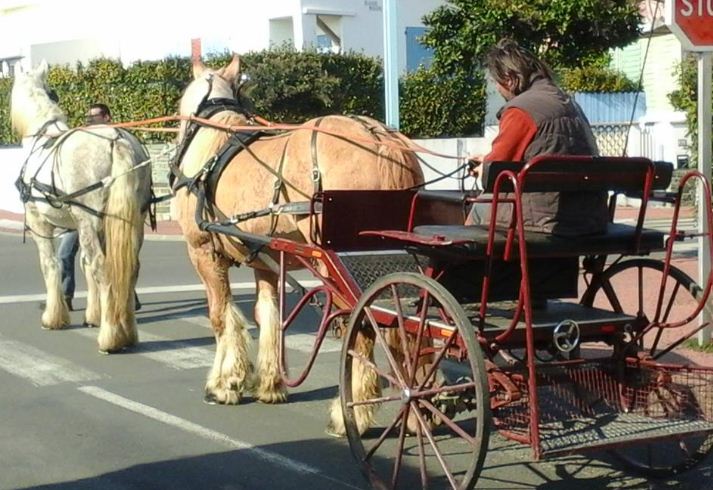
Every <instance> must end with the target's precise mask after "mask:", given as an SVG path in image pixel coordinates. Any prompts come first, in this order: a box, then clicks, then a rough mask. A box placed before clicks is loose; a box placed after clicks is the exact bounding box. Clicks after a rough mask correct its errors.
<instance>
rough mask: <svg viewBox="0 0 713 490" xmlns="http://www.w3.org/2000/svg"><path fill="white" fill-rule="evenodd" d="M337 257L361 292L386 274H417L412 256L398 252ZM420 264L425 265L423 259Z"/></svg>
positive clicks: (361, 253) (416, 263) (415, 262)
mask: <svg viewBox="0 0 713 490" xmlns="http://www.w3.org/2000/svg"><path fill="white" fill-rule="evenodd" d="M337 255H338V256H339V258H340V259H341V261H342V263H343V264H344V266H345V267H346V268H347V270H348V271H349V274H351V276H352V277H353V278H354V280H355V281H356V283H357V284H358V285H359V288H360V289H361V290H362V291H364V290H366V288H368V287H369V286H371V285H372V284H373V283H374V281H376V280H377V279H379V278H380V277H382V276H384V275H386V274H391V273H393V272H419V268H418V262H417V261H416V259H415V258H414V256H413V255H411V254H409V253H407V252H404V251H400V250H388V251H378V252H343V253H339V254H337ZM421 263H425V259H424V261H422V262H421Z"/></svg>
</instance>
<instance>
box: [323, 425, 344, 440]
mask: <svg viewBox="0 0 713 490" xmlns="http://www.w3.org/2000/svg"><path fill="white" fill-rule="evenodd" d="M324 433H325V434H327V435H328V436H330V437H334V438H337V439H343V438H344V437H346V433H344V432H340V431H338V430H337V428H336V427H334V424H332V423H331V422H330V423H328V424H327V428H326V429H324Z"/></svg>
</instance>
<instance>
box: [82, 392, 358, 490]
mask: <svg viewBox="0 0 713 490" xmlns="http://www.w3.org/2000/svg"><path fill="white" fill-rule="evenodd" d="M78 390H79V391H81V392H83V393H86V394H87V395H90V396H93V397H95V398H98V399H100V400H104V401H105V402H108V403H111V404H113V405H116V406H118V407H121V408H124V409H126V410H129V411H132V412H134V413H137V414H139V415H143V416H145V417H148V418H150V419H153V420H156V421H158V422H161V423H163V424H166V425H170V426H172V427H175V428H177V429H180V430H182V431H185V432H189V433H191V434H195V435H197V436H200V437H202V438H204V439H208V440H210V441H213V442H217V443H219V444H222V445H224V446H227V447H229V448H231V449H240V450H243V451H247V452H249V453H252V454H253V455H255V456H257V457H258V458H260V459H263V460H265V461H267V462H268V463H270V464H273V465H277V466H281V467H282V468H284V469H288V470H291V471H295V472H297V473H302V474H309V475H315V476H318V477H320V478H324V479H325V480H328V481H331V482H333V483H336V484H338V485H340V486H342V487H347V488H358V487H353V486H352V485H349V484H347V483H345V482H342V481H340V480H337V479H336V478H332V477H330V476H328V475H325V474H323V473H322V472H321V471H320V470H318V469H317V468H315V467H313V466H310V465H307V464H305V463H301V462H299V461H295V460H293V459H290V458H287V457H285V456H282V455H280V454H277V453H274V452H272V451H267V450H265V449H261V448H259V447H256V446H254V445H253V444H250V443H249V442H244V441H240V440H238V439H233V438H232V437H229V436H227V435H225V434H223V433H221V432H217V431H214V430H212V429H209V428H207V427H203V426H201V425H198V424H195V423H193V422H191V421H189V420H186V419H182V418H180V417H177V416H175V415H171V414H170V413H166V412H163V411H161V410H158V409H156V408H153V407H151V406H149V405H145V404H143V403H139V402H136V401H134V400H130V399H128V398H124V397H123V396H121V395H117V394H116V393H112V392H110V391H107V390H104V389H102V388H99V387H98V386H80V387H79V388H78Z"/></svg>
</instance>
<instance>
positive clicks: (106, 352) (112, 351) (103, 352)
mask: <svg viewBox="0 0 713 490" xmlns="http://www.w3.org/2000/svg"><path fill="white" fill-rule="evenodd" d="M125 350H126V347H120V348H118V349H99V354H101V355H103V356H108V355H109V354H119V353H121V352H124V351H125Z"/></svg>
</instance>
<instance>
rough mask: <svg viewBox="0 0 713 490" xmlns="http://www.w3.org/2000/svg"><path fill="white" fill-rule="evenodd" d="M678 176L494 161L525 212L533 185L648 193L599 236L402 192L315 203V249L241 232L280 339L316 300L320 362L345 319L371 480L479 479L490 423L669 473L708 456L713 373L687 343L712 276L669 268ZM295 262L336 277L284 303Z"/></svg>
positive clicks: (538, 445)
mask: <svg viewBox="0 0 713 490" xmlns="http://www.w3.org/2000/svg"><path fill="white" fill-rule="evenodd" d="M690 179H700V180H701V181H702V182H703V183H704V192H706V195H710V191H709V189H708V188H707V184H705V181H704V179H702V178H700V176H699V175H697V174H696V173H695V172H694V173H691V174H689V175H687V176H686V177H685V178H684V179H683V180H682V183H681V185H682V186H683V185H685V184H686V183H687V182H688V181H689V180H690ZM670 180H671V166H670V165H668V164H663V163H657V164H654V163H652V162H650V161H649V160H647V159H643V158H591V157H567V156H552V157H540V158H537V159H535V160H534V161H532V162H529V163H528V164H527V165H521V164H520V165H518V164H512V163H502V164H493V165H492V166H491V172H490V173H489V175H488V176H487V187H488V188H486V190H494V191H495V192H496V195H497V194H498V191H502V190H505V189H506V188H508V189H509V190H511V191H514V192H513V193H512V194H510V195H509V197H507V198H504V199H503V201H507V202H509V203H511V204H514V205H515V208H516V209H518V210H519V203H520V198H521V196H522V194H524V193H527V192H546V191H553V190H558V191H572V192H586V191H608V192H610V193H611V194H612V199H615V198H616V195H618V194H627V195H630V196H635V197H639V198H642V206H641V208H640V213H639V215H638V219H637V220H636V222H635V223H634V224H631V225H629V224H621V223H614V222H612V223H610V225H609V227H608V232H607V233H606V234H597V235H591V236H585V237H576V238H573V237H561V236H556V235H552V234H543V233H537V232H528V231H525V230H524V228H523V226H522V219H521V218H520V216H521V214H518V212H517V211H516V212H515V213H514V214H513V216H514V221H513V224H512V227H510V228H508V229H502V228H499V227H497V226H495V225H493V226H492V227H491V226H464V225H463V224H462V223H463V222H464V218H465V214H464V213H465V212H466V209H467V207H468V204H469V202H472V201H474V200H477V197H474V196H473V195H471V194H469V193H462V192H442V191H439V192H429V191H417V190H405V191H399V190H394V191H325V192H321V193H318V194H316V195H315V196H314V197H313V201H312V202H313V205H312V209H313V210H319V212H315V213H313V215H312V228H311V235H310V236H311V237H312V239H313V243H312V244H310V245H306V244H302V243H295V242H293V241H289V240H284V239H265V237H251V236H249V235H243V236H241V239H242V240H243V241H244V242H246V243H249V242H250V241H251V240H252V239H255V240H256V241H258V242H261V243H262V245H263V246H265V247H268V248H270V249H272V250H273V251H276V252H279V254H280V258H281V260H280V261H279V274H280V278H281V281H280V284H281V286H282V287H281V293H280V303H281V313H280V325H281V331H282V336H283V342H281V345H282V346H284V335H285V333H286V332H287V330H288V328H289V327H290V326H291V323H292V321H293V319H294V318H295V317H296V316H297V314H298V313H299V311H300V310H301V309H302V308H303V307H305V306H306V305H307V304H309V303H310V300H311V299H314V298H315V297H317V296H318V295H321V296H323V299H322V300H321V301H320V303H321V305H322V312H323V313H322V320H321V323H320V327H319V329H318V336H317V340H316V343H315V354H316V351H317V349H318V348H319V345H320V343H321V340H322V339H323V337H324V335H325V334H326V332H327V331H328V328H327V327H328V325H329V324H330V323H331V322H333V321H334V320H335V319H336V318H337V317H339V316H348V318H349V320H348V329H347V331H346V334H345V339H344V346H343V351H342V358H341V374H340V398H341V408H342V410H343V412H344V424H345V429H346V433H347V435H348V438H349V442H350V445H351V448H352V452H353V454H354V456H355V457H356V458H357V460H358V461H359V463H360V464H361V465H362V467H363V470H364V474H365V475H366V476H367V478H368V479H369V481H370V482H371V483H372V484H373V485H374V486H375V487H379V488H381V487H404V488H407V487H411V486H412V485H413V484H415V485H417V486H418V485H419V484H422V485H423V486H424V487H426V486H429V487H440V486H445V487H449V488H450V487H452V488H469V487H471V486H472V485H474V483H475V481H476V479H477V477H478V474H479V472H480V469H481V467H482V464H483V460H484V456H485V453H486V450H487V447H488V433H489V431H490V430H491V429H492V428H493V427H494V428H496V429H497V430H498V431H499V432H500V433H501V434H503V435H504V436H505V437H508V438H511V439H513V440H516V441H519V442H521V443H524V444H528V445H530V446H532V449H533V454H534V457H535V459H540V458H547V457H555V456H560V455H566V454H570V453H575V452H580V451H584V450H601V449H609V450H611V451H612V452H613V453H614V454H615V455H616V456H617V457H618V459H620V460H622V461H623V462H625V463H626V464H627V465H628V466H629V467H632V468H634V469H636V470H639V471H643V472H646V473H648V474H651V475H655V476H663V475H667V474H675V473H677V472H680V471H683V470H686V469H689V468H690V467H692V466H693V465H695V464H696V463H698V462H700V461H701V460H702V459H703V458H704V457H705V456H706V455H707V454H708V453H709V452H710V451H711V450H713V366H710V365H708V366H695V365H693V364H691V363H690V362H688V361H687V360H686V359H685V358H681V357H680V356H679V353H678V350H677V348H678V347H679V346H680V345H681V344H682V343H683V342H684V341H685V340H686V339H689V338H691V337H692V336H694V335H695V334H696V332H697V331H698V330H699V329H700V327H692V324H693V323H695V319H696V317H697V316H698V314H699V313H700V312H701V311H702V310H704V309H706V310H709V305H708V296H709V293H710V288H711V284H710V281H709V282H708V284H707V285H706V287H705V288H703V289H701V288H700V287H699V286H698V285H696V284H695V282H694V281H693V280H692V279H691V278H690V277H689V276H688V275H686V274H685V273H684V272H683V271H681V270H679V269H678V268H676V267H675V266H674V265H672V263H671V258H672V253H673V243H674V241H675V240H677V239H678V240H680V239H683V238H686V235H687V234H686V233H684V232H680V231H678V228H677V227H678V222H677V221H678V219H677V217H678V210H679V204H680V200H679V199H680V191H679V193H678V194H672V193H666V192H663V189H665V188H666V187H668V185H669V183H670ZM653 196H656V197H657V198H659V199H665V200H667V201H669V202H674V203H675V206H676V208H675V214H674V215H675V216H676V218H675V219H674V221H673V223H672V224H671V230H670V232H669V233H668V236H669V237H670V238H668V239H666V235H667V234H666V233H664V232H662V231H657V230H653V229H647V228H644V227H643V223H644V218H645V214H646V208H647V202H648V201H649V199H650V198H652V197H653ZM503 204H504V202H503ZM611 209H612V210H614V209H615V207H614V206H612V208H611ZM707 209H709V210H710V205H709V206H708V207H707ZM344 216H350V217H352V219H350V220H344ZM708 218H709V221H710V211H709V213H708ZM688 235H689V236H690V234H688ZM703 236H704V237H705V239H709V238H710V235H709V234H705V235H703ZM644 256H648V257H646V258H644ZM295 260H297V261H299V262H300V263H301V264H302V265H303V266H304V267H305V268H308V269H310V270H311V271H312V272H313V273H314V274H315V276H316V277H317V278H319V279H320V282H321V283H322V284H321V285H320V286H319V287H316V288H314V289H312V290H310V291H308V292H307V293H306V294H305V295H304V296H303V297H302V299H301V300H300V301H299V302H298V303H297V305H296V307H295V308H293V309H292V310H291V311H287V310H286V308H285V304H286V302H285V291H286V289H285V287H286V286H287V285H288V284H289V282H290V281H288V280H287V277H288V272H287V267H286V266H287V263H288V262H294V261H295ZM325 271H326V272H325ZM582 279H584V281H582ZM585 281H586V282H585ZM337 305H340V306H337ZM708 312H709V313H710V311H708ZM672 332H674V333H675V334H674V335H672ZM281 352H282V356H281V360H282V368H281V372H282V373H283V376H285V380H286V382H287V383H288V384H289V385H295V384H297V383H298V382H300V381H301V380H303V379H304V377H305V375H306V371H307V370H308V369H309V367H310V366H311V362H312V360H313V358H312V359H310V362H309V364H308V366H307V370H305V372H302V373H301V375H300V376H299V378H297V379H296V380H289V379H288V378H287V368H286V366H285V365H286V359H285V355H284V354H285V349H284V347H283V348H281ZM332 423H333V424H335V423H336V424H337V425H338V424H339V421H338V420H337V421H334V420H333V422H332ZM332 429H333V430H334V429H335V427H334V426H333V427H332ZM336 432H339V430H338V429H337V430H336Z"/></svg>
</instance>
